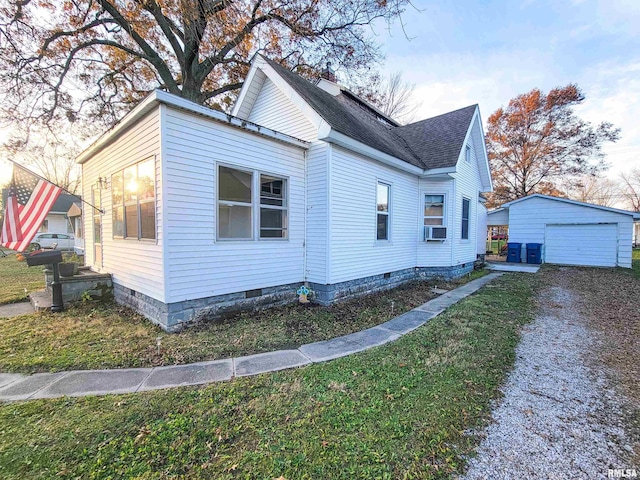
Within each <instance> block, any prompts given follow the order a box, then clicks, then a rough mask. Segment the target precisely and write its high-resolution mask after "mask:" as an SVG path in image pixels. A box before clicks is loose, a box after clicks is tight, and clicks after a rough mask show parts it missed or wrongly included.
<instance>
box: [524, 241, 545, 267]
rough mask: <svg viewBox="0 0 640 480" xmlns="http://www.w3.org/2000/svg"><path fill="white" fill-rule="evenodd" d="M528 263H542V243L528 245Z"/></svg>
mask: <svg viewBox="0 0 640 480" xmlns="http://www.w3.org/2000/svg"><path fill="white" fill-rule="evenodd" d="M527 263H537V264H540V263H542V244H541V243H527Z"/></svg>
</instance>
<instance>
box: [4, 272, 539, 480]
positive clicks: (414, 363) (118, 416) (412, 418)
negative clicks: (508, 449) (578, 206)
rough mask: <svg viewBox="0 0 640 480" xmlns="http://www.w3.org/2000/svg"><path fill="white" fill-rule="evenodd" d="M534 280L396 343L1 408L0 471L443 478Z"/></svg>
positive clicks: (483, 414) (477, 298) (498, 369)
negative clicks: (148, 387)
mask: <svg viewBox="0 0 640 480" xmlns="http://www.w3.org/2000/svg"><path fill="white" fill-rule="evenodd" d="M536 282H539V277H538V276H534V275H527V274H509V275H505V276H503V277H501V278H500V279H498V280H496V281H494V282H493V283H492V284H490V285H488V286H487V287H485V288H483V289H481V290H480V291H479V292H478V293H476V294H475V295H472V296H471V297H468V298H467V299H464V300H463V301H461V302H460V303H459V304H457V305H455V306H453V307H452V308H450V309H449V310H447V311H446V312H445V313H444V314H442V315H440V316H439V317H437V318H435V319H434V320H432V321H431V322H429V323H428V324H427V325H425V326H423V327H421V328H419V329H417V330H416V331H414V332H412V333H411V334H409V335H406V336H404V337H402V338H401V339H399V340H398V341H396V342H393V343H391V344H388V345H386V346H383V347H379V348H375V349H373V350H370V351H367V352H363V353H361V354H357V355H352V356H349V357H345V358H342V359H338V360H335V361H332V362H326V363H322V364H317V365H312V366H309V367H305V368H302V369H297V370H290V371H285V372H280V373H276V374H267V375H262V376H258V377H251V378H241V379H234V380H233V381H230V382H225V383H220V384H214V385H210V386H207V387H203V388H182V389H173V390H167V391H158V392H147V393H141V394H132V395H120V396H106V397H93V398H68V399H59V400H41V401H40V400H39V401H32V402H27V403H16V404H8V405H4V406H1V407H0V478H3V479H23V478H29V479H44V478H54V477H55V478H69V479H71V478H93V479H108V478H144V479H162V478H176V477H180V478H189V479H194V478H216V479H236V478H247V479H249V478H264V479H273V478H278V477H280V476H282V477H284V478H286V479H289V480H294V479H316V478H317V479H328V478H331V479H353V478H371V479H374V478H375V479H396V478H411V479H432V478H433V479H435V478H449V477H450V475H451V474H453V473H456V472H460V471H461V469H462V468H463V464H464V456H465V455H467V454H469V453H471V451H472V450H473V448H474V447H475V445H476V444H477V441H478V439H477V438H475V437H472V436H468V435H465V434H464V432H465V431H469V429H474V428H478V427H481V426H482V425H483V424H484V421H485V420H486V419H487V417H488V415H489V412H490V406H491V403H490V402H491V400H492V399H495V398H496V397H498V395H499V390H498V388H499V386H500V385H501V384H502V382H503V381H504V378H505V375H506V373H507V371H508V370H509V369H510V368H511V366H512V364H513V362H514V358H515V353H514V352H515V347H516V344H517V342H518V339H519V331H520V328H521V326H522V325H523V324H525V323H526V322H528V321H530V320H531V319H532V317H533V312H534V303H533V295H534V292H535V289H536V288H537V284H536Z"/></svg>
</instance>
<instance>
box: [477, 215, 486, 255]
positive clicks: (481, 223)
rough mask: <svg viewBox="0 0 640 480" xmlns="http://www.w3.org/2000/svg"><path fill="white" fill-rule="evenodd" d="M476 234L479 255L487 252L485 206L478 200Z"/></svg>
mask: <svg viewBox="0 0 640 480" xmlns="http://www.w3.org/2000/svg"><path fill="white" fill-rule="evenodd" d="M477 219H478V224H477V225H476V228H477V229H478V236H477V238H476V243H477V250H476V252H477V253H478V254H479V255H484V254H485V253H487V207H485V205H484V204H483V203H481V202H478V215H477Z"/></svg>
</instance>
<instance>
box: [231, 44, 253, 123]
mask: <svg viewBox="0 0 640 480" xmlns="http://www.w3.org/2000/svg"><path fill="white" fill-rule="evenodd" d="M259 58H260V57H259V56H256V58H255V60H254V61H253V62H252V63H251V68H250V69H249V73H247V76H246V78H245V79H244V82H243V84H242V88H241V89H240V93H239V94H238V98H236V102H235V103H234V104H233V108H232V109H231V115H233V116H234V117H237V116H238V110H240V107H241V106H242V104H243V102H244V100H245V97H246V96H247V91H248V90H249V88H250V87H251V83H253V81H254V79H255V75H256V70H258V59H259Z"/></svg>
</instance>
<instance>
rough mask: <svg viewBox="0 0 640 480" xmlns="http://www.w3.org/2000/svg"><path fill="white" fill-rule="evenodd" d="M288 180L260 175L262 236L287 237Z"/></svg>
mask: <svg viewBox="0 0 640 480" xmlns="http://www.w3.org/2000/svg"><path fill="white" fill-rule="evenodd" d="M286 187H287V181H286V179H284V178H279V177H274V176H271V175H260V238H287V220H288V218H287V213H288V212H287V192H286Z"/></svg>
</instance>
